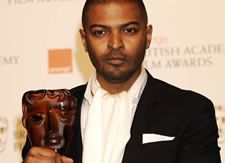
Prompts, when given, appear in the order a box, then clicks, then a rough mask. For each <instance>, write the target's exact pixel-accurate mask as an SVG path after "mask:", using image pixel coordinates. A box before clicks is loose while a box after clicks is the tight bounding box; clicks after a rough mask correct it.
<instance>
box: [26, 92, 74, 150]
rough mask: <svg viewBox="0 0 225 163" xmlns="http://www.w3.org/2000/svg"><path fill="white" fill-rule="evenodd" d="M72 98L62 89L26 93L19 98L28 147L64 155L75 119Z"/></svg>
mask: <svg viewBox="0 0 225 163" xmlns="http://www.w3.org/2000/svg"><path fill="white" fill-rule="evenodd" d="M75 107H76V99H75V98H73V97H71V96H70V95H69V92H68V91H65V90H51V91H46V90H38V91H30V92H27V93H25V94H24V96H23V125H24V127H25V128H26V129H27V132H28V137H29V140H30V142H31V144H32V146H38V147H47V148H50V149H53V150H57V151H58V152H59V153H63V152H66V150H67V148H68V146H69V143H70V141H71V140H70V138H71V137H72V136H71V135H72V134H73V127H74V120H75Z"/></svg>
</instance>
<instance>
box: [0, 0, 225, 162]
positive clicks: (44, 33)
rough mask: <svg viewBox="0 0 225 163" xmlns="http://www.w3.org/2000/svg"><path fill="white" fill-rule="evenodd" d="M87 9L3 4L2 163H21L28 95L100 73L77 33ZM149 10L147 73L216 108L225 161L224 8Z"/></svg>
mask: <svg viewBox="0 0 225 163" xmlns="http://www.w3.org/2000/svg"><path fill="white" fill-rule="evenodd" d="M83 3H84V0H2V1H0V23H1V24H0V36H1V37H0V76H1V78H0V81H1V84H0V91H1V95H0V102H1V108H0V162H6V161H8V162H20V161H21V156H20V153H21V148H22V146H23V143H24V137H25V135H26V133H25V130H24V129H23V127H22V125H21V115H22V113H21V97H22V94H23V93H24V92H25V91H27V90H30V89H40V88H48V89H53V88H72V87H75V86H77V85H80V84H83V83H84V82H86V81H87V79H88V77H89V75H90V74H91V73H92V72H93V67H92V66H91V65H90V62H89V59H88V56H87V54H86V53H85V52H84V50H83V48H82V46H81V41H80V38H79V32H78V30H79V28H80V27H81V21H80V17H81V10H82V6H83ZM145 4H146V8H147V10H148V14H149V22H150V23H151V24H152V25H153V28H154V30H153V41H152V45H151V49H150V50H148V51H147V53H146V58H145V61H144V66H145V67H146V68H147V69H148V70H149V71H150V72H151V73H152V75H153V76H154V77H157V78H160V79H162V80H165V81H167V82H169V83H171V84H174V85H176V86H178V87H181V88H184V89H191V90H194V91H197V92H199V93H201V94H204V95H205V96H207V97H209V98H210V99H211V100H212V101H213V103H214V105H215V107H216V115H217V122H218V126H219V131H220V133H219V134H220V139H219V145H220V147H221V157H222V160H223V161H225V96H224V93H225V76H224V70H225V64H224V61H225V32H224V29H225V21H224V20H225V8H224V7H225V1H224V0H198V1H195V0H179V1H178V0H169V1H159V0H150V1H149V0H145ZM52 58H54V59H52ZM88 65H90V66H88Z"/></svg>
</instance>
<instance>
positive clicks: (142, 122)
mask: <svg viewBox="0 0 225 163" xmlns="http://www.w3.org/2000/svg"><path fill="white" fill-rule="evenodd" d="M85 89H86V85H82V86H79V87H76V88H73V89H71V93H72V94H73V95H74V96H76V97H77V98H78V107H77V113H76V125H75V126H76V127H75V133H74V134H75V135H74V136H73V143H72V145H71V147H70V150H69V152H68V153H67V154H66V155H67V156H68V157H70V158H73V159H74V163H81V162H82V140H81V130H80V113H81V104H82V100H83V97H84V92H85ZM144 133H155V134H160V135H166V136H175V139H174V140H172V141H161V142H153V143H146V144H142V135H143V134H144ZM217 138H218V129H217V124H216V119H215V112H214V107H213V104H212V102H211V101H210V100H209V99H207V98H206V97H204V96H202V95H199V94H197V93H194V92H192V91H186V90H181V89H179V88H176V87H174V86H172V85H169V84H167V83H165V82H163V81H160V80H157V79H155V78H153V77H152V76H151V75H150V74H148V81H147V84H146V87H145V89H144V91H143V93H142V96H141V98H140V101H139V103H138V106H137V110H136V113H135V116H134V120H133V123H132V127H131V138H130V140H129V141H128V143H127V145H126V149H125V153H124V156H123V163H220V162H221V161H220V154H219V150H220V148H219V147H218V144H217ZM93 141H94V140H93ZM29 148H30V144H29V142H28V141H27V142H26V144H25V146H24V149H23V153H22V154H23V157H24V156H25V155H26V153H27V152H28V150H29Z"/></svg>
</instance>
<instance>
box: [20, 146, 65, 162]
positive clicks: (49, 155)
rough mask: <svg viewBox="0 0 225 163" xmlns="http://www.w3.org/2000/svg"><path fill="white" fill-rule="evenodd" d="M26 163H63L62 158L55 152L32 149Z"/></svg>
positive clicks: (38, 148) (39, 148)
mask: <svg viewBox="0 0 225 163" xmlns="http://www.w3.org/2000/svg"><path fill="white" fill-rule="evenodd" d="M24 162H25V163H40V162H41V163H63V162H62V158H61V156H60V155H59V154H58V153H56V152H54V151H53V150H50V149H46V148H42V147H32V148H31V149H30V151H29V152H28V154H27V156H26V158H25V161H24Z"/></svg>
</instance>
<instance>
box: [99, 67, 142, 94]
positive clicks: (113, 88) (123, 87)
mask: <svg viewBox="0 0 225 163" xmlns="http://www.w3.org/2000/svg"><path fill="white" fill-rule="evenodd" d="M140 74H141V69H140V70H138V71H137V72H135V73H134V74H133V75H132V76H131V77H130V78H129V79H128V80H126V81H123V82H121V83H113V82H109V81H107V80H105V79H104V78H103V77H102V76H100V75H99V74H97V80H98V82H99V84H100V85H101V87H102V88H103V89H105V90H106V91H108V92H109V93H110V94H116V93H120V92H122V91H128V90H129V89H130V87H131V86H132V85H133V83H134V82H135V81H136V79H137V78H138V77H139V75H140Z"/></svg>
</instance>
